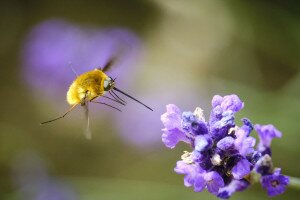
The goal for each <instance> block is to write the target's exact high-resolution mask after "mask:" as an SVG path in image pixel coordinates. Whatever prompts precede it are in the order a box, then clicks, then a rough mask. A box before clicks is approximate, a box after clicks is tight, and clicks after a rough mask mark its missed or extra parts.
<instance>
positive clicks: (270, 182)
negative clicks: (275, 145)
mask: <svg viewBox="0 0 300 200" xmlns="http://www.w3.org/2000/svg"><path fill="white" fill-rule="evenodd" d="M280 172H281V169H276V170H275V171H274V173H273V174H270V175H265V176H262V177H261V179H260V181H261V184H262V186H263V188H264V189H266V190H267V191H268V195H269V196H271V197H272V196H276V195H279V194H282V193H284V191H285V189H286V186H287V185H288V184H289V178H288V177H287V176H284V175H282V174H280Z"/></svg>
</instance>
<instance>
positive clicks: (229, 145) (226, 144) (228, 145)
mask: <svg viewBox="0 0 300 200" xmlns="http://www.w3.org/2000/svg"><path fill="white" fill-rule="evenodd" d="M217 147H218V148H219V149H222V150H223V151H227V150H231V149H233V148H234V138H232V137H230V136H227V137H225V138H223V139H222V140H220V141H219V142H218V143H217Z"/></svg>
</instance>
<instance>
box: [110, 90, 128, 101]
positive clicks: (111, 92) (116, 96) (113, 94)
mask: <svg viewBox="0 0 300 200" xmlns="http://www.w3.org/2000/svg"><path fill="white" fill-rule="evenodd" d="M109 94H110V95H111V96H113V97H114V98H115V99H118V100H119V101H122V102H124V103H127V102H126V101H124V100H123V99H121V98H120V97H119V96H118V95H117V94H116V93H115V92H114V91H113V90H110V91H109Z"/></svg>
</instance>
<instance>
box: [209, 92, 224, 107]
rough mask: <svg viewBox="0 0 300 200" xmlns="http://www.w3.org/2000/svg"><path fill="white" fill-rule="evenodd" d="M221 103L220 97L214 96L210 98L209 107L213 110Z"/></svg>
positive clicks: (221, 98)
mask: <svg viewBox="0 0 300 200" xmlns="http://www.w3.org/2000/svg"><path fill="white" fill-rule="evenodd" d="M222 101H223V97H221V96H220V95H215V96H214V97H213V98H212V101H211V105H212V107H213V108H215V107H216V106H219V105H221V103H222Z"/></svg>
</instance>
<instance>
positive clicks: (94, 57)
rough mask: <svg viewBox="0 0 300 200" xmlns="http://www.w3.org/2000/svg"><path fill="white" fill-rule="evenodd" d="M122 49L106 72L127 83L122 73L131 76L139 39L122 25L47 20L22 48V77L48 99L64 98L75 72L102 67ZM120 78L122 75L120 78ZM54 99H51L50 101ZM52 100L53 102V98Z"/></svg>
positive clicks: (37, 27) (39, 25) (138, 51)
mask: <svg viewBox="0 0 300 200" xmlns="http://www.w3.org/2000/svg"><path fill="white" fill-rule="evenodd" d="M118 51H122V52H121V53H120V56H119V57H118V58H117V59H118V60H117V63H116V66H115V67H114V68H113V69H116V68H117V70H112V71H110V72H109V73H108V74H109V75H110V76H112V77H118V79H117V83H121V84H126V83H127V84H128V80H130V79H125V77H126V76H125V75H123V74H128V73H129V71H130V74H131V75H132V74H133V73H134V71H136V70H132V69H130V67H132V66H134V65H133V63H134V61H136V60H137V57H138V54H139V53H140V51H141V42H140V40H139V39H138V38H137V36H136V35H134V34H133V33H132V32H130V31H129V30H126V29H123V28H105V29H99V28H94V27H80V26H78V25H74V24H72V23H70V22H67V21H65V20H59V19H56V20H48V21H44V22H42V23H40V24H38V25H37V26H35V27H34V28H33V29H32V30H31V31H30V33H29V34H28V36H27V38H26V40H25V44H24V48H23V51H22V63H23V74H22V75H23V76H24V78H25V80H26V83H28V84H29V86H30V87H32V89H33V90H35V91H38V92H39V94H42V96H45V97H48V98H51V99H53V98H59V99H63V98H65V94H66V92H67V90H68V87H69V85H70V84H71V83H72V81H73V80H74V78H75V77H76V76H75V74H74V73H73V72H72V70H71V67H70V66H72V67H73V68H74V69H75V71H76V72H77V74H81V73H83V72H86V71H89V70H92V69H94V68H97V67H101V66H103V65H104V64H105V63H106V62H107V61H108V59H109V58H110V57H111V56H113V55H116V54H117V53H118ZM122 77H123V78H122ZM51 101H53V100H51ZM53 102H54V101H53Z"/></svg>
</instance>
